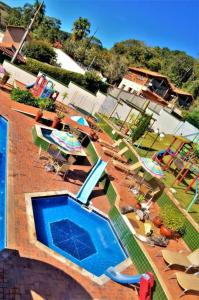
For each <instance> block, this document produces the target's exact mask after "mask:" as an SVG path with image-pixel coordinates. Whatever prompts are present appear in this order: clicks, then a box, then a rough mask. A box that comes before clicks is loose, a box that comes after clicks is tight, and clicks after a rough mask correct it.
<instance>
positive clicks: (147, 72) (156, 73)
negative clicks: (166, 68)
mask: <svg viewBox="0 0 199 300" xmlns="http://www.w3.org/2000/svg"><path fill="white" fill-rule="evenodd" d="M129 69H130V70H133V71H138V72H141V73H145V74H148V75H151V76H154V77H160V78H165V79H167V80H168V77H167V76H165V75H162V74H160V73H158V72H154V71H151V70H148V69H144V68H141V67H140V68H138V67H129Z"/></svg>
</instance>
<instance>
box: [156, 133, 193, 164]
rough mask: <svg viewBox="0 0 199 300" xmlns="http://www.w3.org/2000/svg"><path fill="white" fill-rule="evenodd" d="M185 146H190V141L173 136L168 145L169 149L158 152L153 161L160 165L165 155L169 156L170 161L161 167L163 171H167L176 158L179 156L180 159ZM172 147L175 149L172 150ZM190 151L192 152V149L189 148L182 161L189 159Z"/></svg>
mask: <svg viewBox="0 0 199 300" xmlns="http://www.w3.org/2000/svg"><path fill="white" fill-rule="evenodd" d="M187 144H191V141H189V140H188V139H186V138H184V137H182V136H175V137H174V138H173V140H172V142H171V144H170V145H169V147H168V148H167V149H166V150H161V151H159V152H158V153H157V154H156V155H155V156H154V157H153V159H154V160H156V161H157V162H158V163H160V164H162V163H163V159H164V157H165V156H167V155H170V156H171V157H170V159H169V160H168V161H167V162H166V164H165V165H164V166H163V167H162V168H163V170H168V169H169V167H170V166H171V164H172V163H173V161H174V160H175V158H176V157H178V155H180V154H181V158H182V153H183V152H182V150H183V147H185V145H187ZM173 147H176V149H175V150H172V148H173ZM192 151H193V149H192V147H190V149H189V150H188V151H186V154H185V155H184V157H183V161H185V160H187V158H188V157H189V155H190V153H191V152H192Z"/></svg>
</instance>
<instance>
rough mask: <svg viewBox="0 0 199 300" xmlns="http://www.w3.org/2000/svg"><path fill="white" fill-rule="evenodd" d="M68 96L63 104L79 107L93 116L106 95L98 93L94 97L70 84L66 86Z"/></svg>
mask: <svg viewBox="0 0 199 300" xmlns="http://www.w3.org/2000/svg"><path fill="white" fill-rule="evenodd" d="M67 92H68V96H67V99H65V100H64V103H66V104H69V103H72V104H74V105H75V106H78V107H80V108H81V109H83V110H84V111H86V112H88V113H90V114H94V113H95V112H98V111H99V108H100V106H101V105H102V104H103V102H104V100H105V99H106V95H104V94H102V93H100V92H98V93H97V94H96V95H94V94H92V93H90V92H89V91H87V90H85V89H83V88H81V87H80V86H78V85H76V84H74V83H73V82H70V83H69V85H68V90H67Z"/></svg>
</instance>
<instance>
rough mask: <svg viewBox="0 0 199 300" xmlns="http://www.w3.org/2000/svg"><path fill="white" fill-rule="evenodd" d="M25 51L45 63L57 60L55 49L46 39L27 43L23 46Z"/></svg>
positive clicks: (52, 62)
mask: <svg viewBox="0 0 199 300" xmlns="http://www.w3.org/2000/svg"><path fill="white" fill-rule="evenodd" d="M23 53H24V54H25V55H26V56H27V57H31V58H34V59H37V60H40V61H42V62H45V63H49V64H54V63H55V62H56V52H55V50H54V49H53V47H52V46H51V45H50V44H49V43H47V42H45V41H38V40H33V41H31V42H29V43H27V44H26V45H25V47H24V48H23Z"/></svg>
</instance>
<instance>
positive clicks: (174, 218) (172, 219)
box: [160, 203, 185, 235]
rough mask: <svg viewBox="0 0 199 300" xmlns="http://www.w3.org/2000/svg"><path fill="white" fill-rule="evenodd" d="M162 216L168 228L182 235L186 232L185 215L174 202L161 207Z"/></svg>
mask: <svg viewBox="0 0 199 300" xmlns="http://www.w3.org/2000/svg"><path fill="white" fill-rule="evenodd" d="M160 217H161V219H162V221H163V224H164V226H165V227H166V228H168V229H170V230H172V231H174V232H177V233H179V234H180V235H183V234H184V233H185V217H184V216H183V215H182V213H180V212H179V211H178V209H177V208H175V207H174V206H173V205H172V204H170V203H166V204H164V206H163V207H161V210H160Z"/></svg>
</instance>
